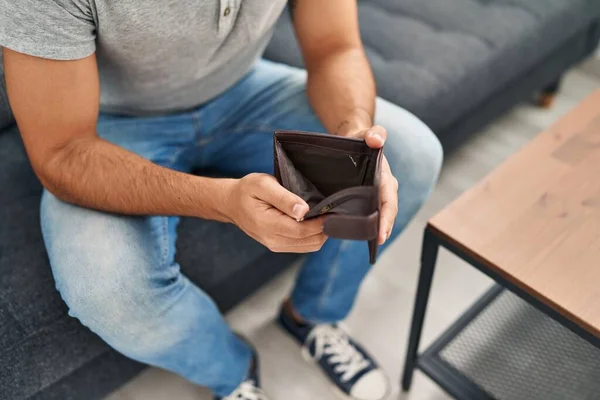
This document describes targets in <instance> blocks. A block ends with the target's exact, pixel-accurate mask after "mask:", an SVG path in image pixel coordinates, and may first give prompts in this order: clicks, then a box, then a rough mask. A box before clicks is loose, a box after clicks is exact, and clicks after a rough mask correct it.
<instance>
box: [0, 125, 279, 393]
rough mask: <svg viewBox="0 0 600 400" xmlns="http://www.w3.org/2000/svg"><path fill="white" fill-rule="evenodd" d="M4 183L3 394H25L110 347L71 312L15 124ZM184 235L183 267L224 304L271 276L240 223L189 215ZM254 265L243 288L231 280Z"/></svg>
mask: <svg viewBox="0 0 600 400" xmlns="http://www.w3.org/2000/svg"><path fill="white" fill-rule="evenodd" d="M0 188H1V189H0V221H1V223H0V366H2V367H1V368H0V399H5V398H26V397H29V396H30V395H32V394H33V393H36V392H37V391H39V390H40V389H42V388H44V387H46V386H48V385H51V384H53V383H55V382H57V381H58V380H60V379H61V378H63V377H65V376H67V375H69V374H71V373H73V372H74V371H75V370H77V369H78V368H80V367H82V366H83V365H84V364H86V363H88V362H90V361H91V360H94V359H96V358H97V357H99V356H101V355H102V354H104V353H107V352H108V351H109V348H108V347H107V346H106V345H105V344H104V343H103V342H102V341H101V340H100V339H99V338H98V337H97V336H95V335H94V334H93V333H91V332H90V331H89V330H88V329H86V328H84V327H83V326H82V325H81V324H80V323H79V322H78V321H77V320H75V319H73V318H71V317H69V316H68V315H67V307H66V305H65V304H64V303H63V301H62V300H61V298H60V295H59V293H58V292H57V291H56V289H55V285H54V280H53V278H52V273H51V270H50V266H49V264H48V258H47V255H46V252H45V249H44V245H43V239H42V235H41V232H40V226H39V202H40V195H41V192H42V187H41V185H40V184H39V182H38V180H37V179H36V177H35V175H34V173H33V171H32V169H31V167H30V165H29V162H28V160H27V156H26V153H25V150H24V148H23V144H22V142H21V139H20V137H19V134H18V132H17V129H16V127H13V128H12V129H9V130H8V131H6V132H5V133H4V134H2V135H0ZM179 238H180V240H179V241H178V259H179V261H180V262H181V264H182V269H183V271H184V273H185V274H187V275H188V276H189V277H190V278H191V279H192V280H193V281H194V282H197V283H198V284H199V285H200V286H201V287H203V288H204V289H206V290H207V291H208V292H209V293H212V292H215V291H217V290H218V292H219V293H214V294H215V298H217V302H218V303H219V304H220V305H223V304H227V305H228V306H230V305H232V304H234V303H235V302H237V301H239V299H240V297H241V296H239V293H238V292H242V291H244V290H246V291H248V290H249V289H248V287H251V288H256V287H257V286H259V285H260V283H262V282H264V281H265V279H266V278H265V276H263V275H264V274H263V275H261V274H260V273H256V274H253V273H252V271H256V270H257V269H258V268H261V263H260V262H258V263H255V261H256V260H263V258H264V257H265V256H267V255H268V254H269V253H268V251H267V250H266V248H265V247H263V246H261V245H260V244H258V243H256V242H255V241H253V240H251V239H249V238H248V237H247V236H246V235H245V234H244V233H242V232H241V231H240V230H239V229H237V228H236V227H235V226H233V225H225V224H220V223H215V222H206V221H200V220H192V219H184V220H183V221H182V226H181V229H180V234H179ZM279 260H283V259H279ZM253 263H254V264H258V265H253ZM282 263H283V261H282ZM285 263H289V260H286V261H285ZM249 266H252V268H254V269H252V268H250V270H251V271H250V272H249V274H250V278H249V279H246V280H245V282H243V286H244V287H243V288H242V289H240V287H239V286H237V285H238V284H239V283H238V282H234V284H233V285H229V286H228V285H227V282H228V281H229V280H232V279H231V276H232V275H235V276H239V275H238V274H239V272H240V271H241V270H244V269H247V268H248V267H249ZM265 270H268V268H267V269H265ZM254 275H256V278H255V277H254ZM233 280H236V279H233ZM256 280H258V281H259V282H254V281H256ZM232 290H234V291H236V293H223V292H227V291H232Z"/></svg>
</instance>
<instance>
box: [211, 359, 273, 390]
mask: <svg viewBox="0 0 600 400" xmlns="http://www.w3.org/2000/svg"><path fill="white" fill-rule="evenodd" d="M253 353H254V355H253V357H252V365H251V366H250V371H248V377H247V378H246V380H245V381H244V382H242V383H241V384H240V386H238V387H237V388H236V389H235V390H234V391H233V393H231V394H230V395H229V396H227V397H215V400H269V398H268V397H267V395H266V394H265V392H263V390H262V389H261V387H260V378H259V368H258V354H257V353H256V351H254V349H253Z"/></svg>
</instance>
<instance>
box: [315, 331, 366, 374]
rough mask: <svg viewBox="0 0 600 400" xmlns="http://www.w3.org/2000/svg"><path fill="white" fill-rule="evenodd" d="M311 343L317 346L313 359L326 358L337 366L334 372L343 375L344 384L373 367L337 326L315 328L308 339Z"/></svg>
mask: <svg viewBox="0 0 600 400" xmlns="http://www.w3.org/2000/svg"><path fill="white" fill-rule="evenodd" d="M311 341H314V344H315V354H314V355H313V358H314V359H316V360H320V359H321V358H322V357H323V356H326V357H327V362H328V363H329V364H331V365H334V364H337V365H336V366H335V367H334V369H333V371H334V372H335V373H336V374H341V375H342V376H341V377H340V380H341V381H342V382H348V381H349V380H350V379H352V378H353V377H355V376H356V374H358V373H359V372H361V371H362V370H364V369H365V368H367V367H368V366H369V365H371V362H370V361H369V360H367V359H366V358H365V356H364V355H363V354H362V353H361V352H360V351H359V350H358V349H357V348H356V347H355V346H354V345H353V344H352V342H350V338H349V337H348V335H347V334H346V333H345V332H344V331H343V330H341V329H340V328H338V327H336V326H333V325H318V326H316V327H314V328H313V329H312V331H311V332H310V334H309V335H308V338H307V343H310V342H311ZM307 347H308V346H307Z"/></svg>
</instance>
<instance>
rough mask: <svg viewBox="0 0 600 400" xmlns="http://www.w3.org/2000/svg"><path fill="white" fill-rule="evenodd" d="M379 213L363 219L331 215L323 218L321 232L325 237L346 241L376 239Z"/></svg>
mask: <svg viewBox="0 0 600 400" xmlns="http://www.w3.org/2000/svg"><path fill="white" fill-rule="evenodd" d="M378 219H379V212H378V211H375V212H374V213H372V214H371V215H368V216H365V217H359V216H353V215H338V214H331V215H328V216H327V217H326V218H325V223H324V225H323V230H324V232H325V234H326V235H327V236H330V237H335V238H338V239H346V240H372V239H375V238H376V237H377V233H378V230H377V225H378V224H377V221H378Z"/></svg>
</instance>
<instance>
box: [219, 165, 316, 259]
mask: <svg viewBox="0 0 600 400" xmlns="http://www.w3.org/2000/svg"><path fill="white" fill-rule="evenodd" d="M226 202H227V204H226V205H224V214H225V215H227V216H228V217H229V218H230V220H231V222H233V223H234V224H235V225H237V226H238V227H239V228H240V229H242V230H243V231H244V232H246V234H248V235H249V236H250V237H252V238H253V239H255V240H257V241H258V242H260V243H262V244H263V245H265V246H266V247H268V248H269V249H270V250H271V251H274V252H281V253H309V252H313V251H317V250H319V249H321V246H323V243H325V240H326V239H327V237H326V236H325V234H324V233H323V219H322V218H316V219H311V220H308V221H303V222H298V221H299V220H301V219H302V218H303V217H304V215H305V214H306V213H307V212H308V209H309V207H308V204H306V202H305V201H304V200H302V199H301V198H300V197H298V196H296V195H295V194H293V193H291V192H289V191H288V190H286V189H285V188H283V187H282V186H281V185H280V184H279V183H278V182H277V180H275V178H273V177H272V176H270V175H266V174H250V175H247V176H245V177H244V178H242V179H239V180H235V181H233V184H232V186H231V188H230V192H229V196H227V200H226Z"/></svg>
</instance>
